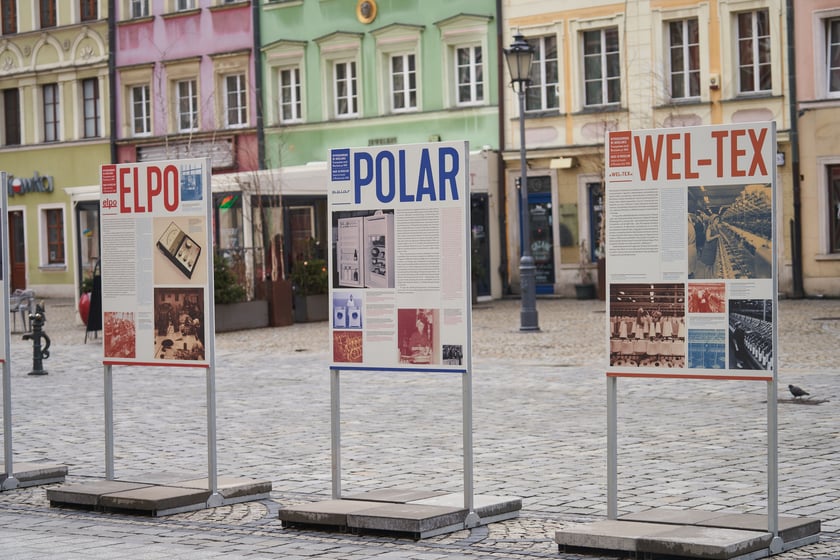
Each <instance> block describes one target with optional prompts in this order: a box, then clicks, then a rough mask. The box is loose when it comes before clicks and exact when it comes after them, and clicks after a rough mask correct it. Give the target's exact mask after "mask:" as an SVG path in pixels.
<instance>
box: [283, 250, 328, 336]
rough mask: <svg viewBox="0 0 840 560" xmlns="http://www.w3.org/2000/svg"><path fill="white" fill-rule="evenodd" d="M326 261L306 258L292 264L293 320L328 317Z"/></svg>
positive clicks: (306, 320) (324, 319) (323, 319)
mask: <svg viewBox="0 0 840 560" xmlns="http://www.w3.org/2000/svg"><path fill="white" fill-rule="evenodd" d="M328 279H329V275H328V274H327V262H326V261H325V260H324V259H307V260H303V261H298V262H296V263H295V264H294V266H292V274H291V280H292V289H293V290H294V304H295V322H301V323H305V322H311V321H326V320H327V319H329V302H328V301H327V292H328V286H329V284H328Z"/></svg>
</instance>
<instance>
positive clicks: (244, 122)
mask: <svg viewBox="0 0 840 560" xmlns="http://www.w3.org/2000/svg"><path fill="white" fill-rule="evenodd" d="M231 79H235V80H236V82H237V84H236V89H235V91H231V89H230V80H231ZM222 83H223V84H224V95H223V96H222V98H223V100H224V101H223V108H222V111H223V112H222V114H223V115H224V123H225V127H226V128H244V127H246V126H248V75H247V74H245V73H244V72H236V73H234V74H227V75H225V76H222ZM231 94H234V96H235V99H236V101H237V105H236V107H234V108H232V107H231V106H230V100H231ZM231 110H234V111H235V113H236V115H237V121H236V122H231V119H230V115H231Z"/></svg>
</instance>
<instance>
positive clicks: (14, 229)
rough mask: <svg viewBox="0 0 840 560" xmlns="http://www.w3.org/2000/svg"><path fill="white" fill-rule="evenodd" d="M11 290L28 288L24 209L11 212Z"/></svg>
mask: <svg viewBox="0 0 840 560" xmlns="http://www.w3.org/2000/svg"><path fill="white" fill-rule="evenodd" d="M9 275H10V276H11V278H10V283H9V290H10V291H12V292H13V291H15V290H25V289H26V246H25V244H24V235H23V211H22V210H14V211H11V212H9Z"/></svg>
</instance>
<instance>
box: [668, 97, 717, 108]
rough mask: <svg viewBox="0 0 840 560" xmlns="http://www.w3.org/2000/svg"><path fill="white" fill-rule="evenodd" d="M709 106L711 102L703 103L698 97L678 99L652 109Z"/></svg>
mask: <svg viewBox="0 0 840 560" xmlns="http://www.w3.org/2000/svg"><path fill="white" fill-rule="evenodd" d="M703 105H711V101H708V100H706V101H704V100H703V99H701V98H700V97H681V98H679V99H671V100H670V101H669V102H668V103H664V104H662V105H657V106H655V107H654V109H673V108H674V107H692V106H703Z"/></svg>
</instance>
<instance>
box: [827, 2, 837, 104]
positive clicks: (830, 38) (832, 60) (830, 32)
mask: <svg viewBox="0 0 840 560" xmlns="http://www.w3.org/2000/svg"><path fill="white" fill-rule="evenodd" d="M825 25H826V43H827V44H826V62H827V64H826V76H827V77H828V84H827V89H828V93H829V94H838V93H840V18H834V19H829V20H826V22H825Z"/></svg>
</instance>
